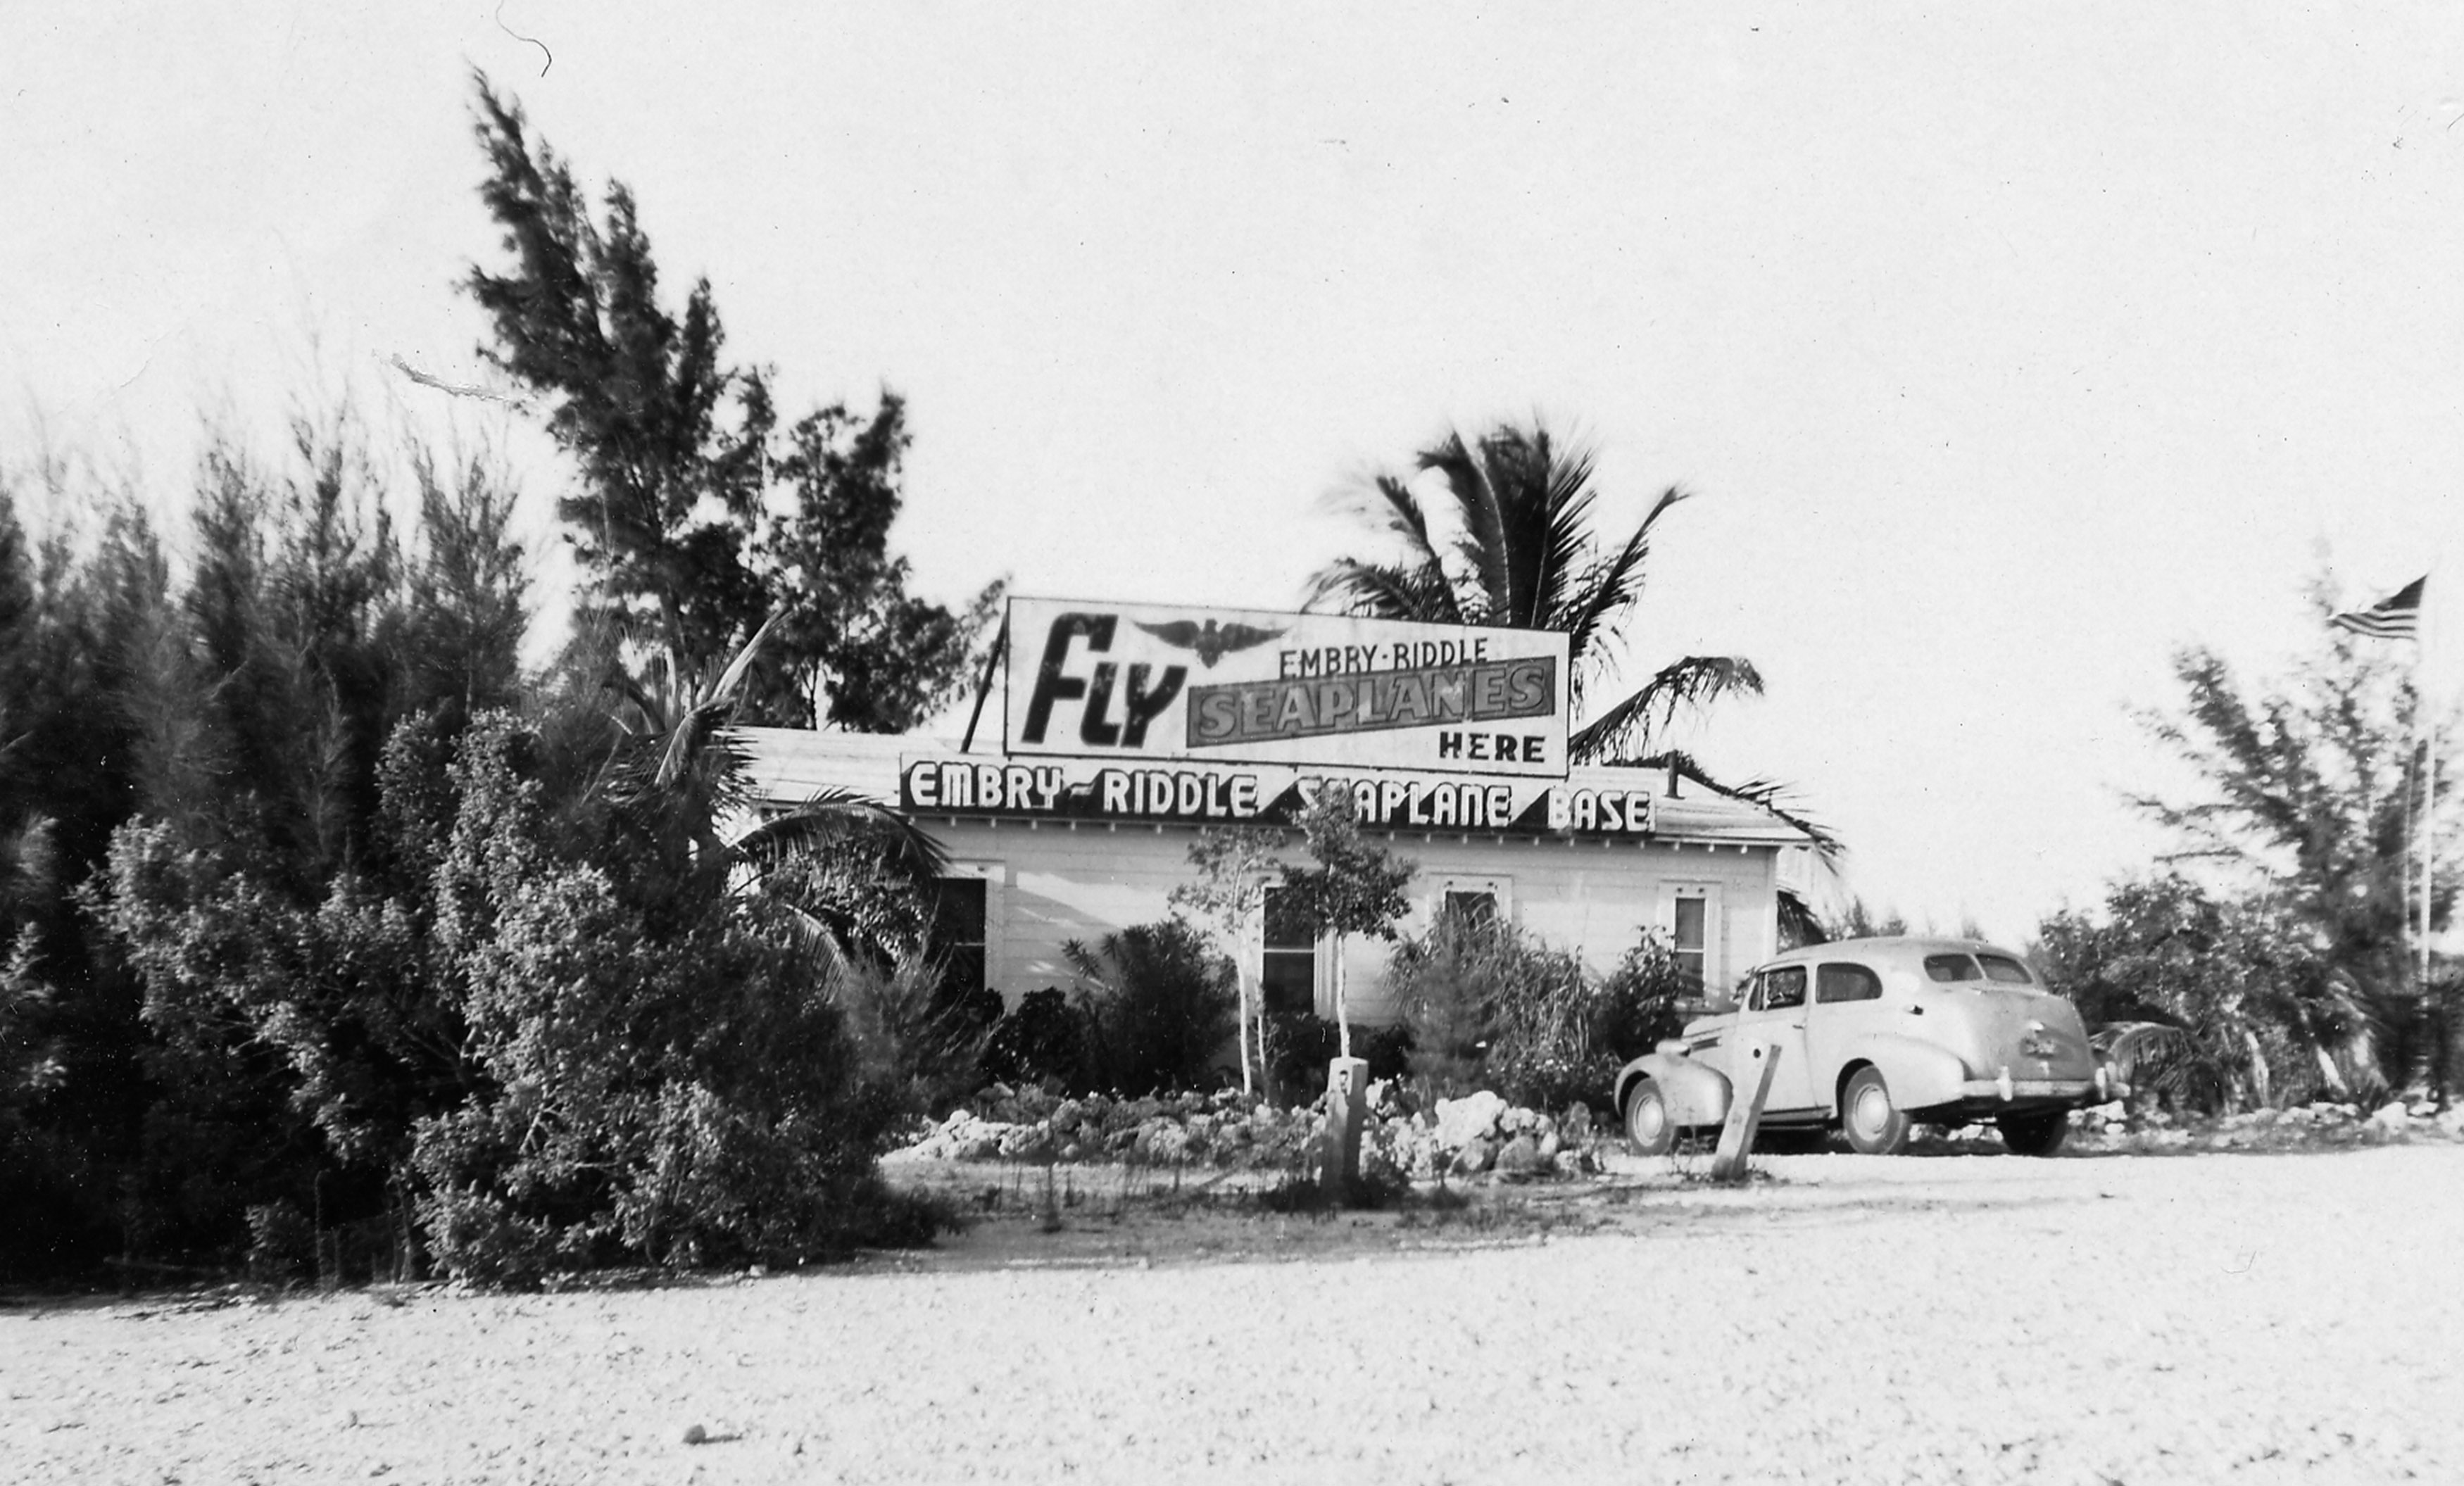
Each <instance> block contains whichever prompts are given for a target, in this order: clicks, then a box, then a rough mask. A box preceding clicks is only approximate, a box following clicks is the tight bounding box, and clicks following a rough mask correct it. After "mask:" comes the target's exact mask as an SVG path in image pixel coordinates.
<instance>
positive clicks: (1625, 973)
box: [1387, 914, 1689, 1109]
mask: <svg viewBox="0 0 2464 1486" xmlns="http://www.w3.org/2000/svg"><path fill="white" fill-rule="evenodd" d="M1387 975H1388V982H1387V983H1388V987H1389V989H1390V990H1391V992H1392V993H1393V994H1394V995H1395V996H1396V998H1397V1001H1398V1002H1399V1003H1400V1005H1401V1006H1402V1008H1403V1016H1404V1025H1405V1027H1406V1028H1408V1029H1409V1031H1410V1034H1411V1053H1410V1069H1411V1076H1412V1079H1413V1082H1415V1083H1416V1084H1417V1085H1418V1086H1419V1090H1420V1092H1421V1094H1422V1096H1423V1097H1424V1098H1457V1097H1461V1096H1463V1095H1465V1094H1469V1093H1472V1092H1473V1091H1475V1090H1478V1089H1482V1088H1486V1089H1491V1090H1494V1091H1495V1092H1497V1093H1499V1094H1502V1095H1504V1096H1505V1097H1506V1098H1507V1099H1508V1100H1509V1101H1512V1102H1514V1103H1516V1104H1529V1105H1530V1106H1532V1107H1534V1108H1548V1109H1559V1108H1563V1107H1565V1106H1566V1105H1567V1104H1570V1103H1573V1101H1575V1100H1582V1101H1585V1102H1587V1103H1590V1104H1595V1105H1597V1104H1604V1103H1606V1102H1607V1100H1608V1098H1609V1096H1610V1094H1611V1092H1612V1090H1611V1088H1610V1085H1611V1083H1612V1082H1614V1080H1615V1076H1616V1073H1617V1068H1618V1067H1619V1066H1620V1065H1621V1064H1622V1063H1624V1062H1625V1060H1628V1059H1630V1058H1633V1057H1636V1056H1638V1055H1639V1054H1641V1053H1644V1052H1648V1051H1649V1050H1650V1049H1651V1046H1652V1044H1653V1043H1654V1042H1655V1041H1657V1040H1658V1039H1659V1038H1661V1037H1664V1036H1667V1035H1668V1034H1669V1033H1671V1032H1673V1031H1675V1030H1676V1027H1677V1016H1676V1011H1675V1005H1676V1000H1677V997H1678V996H1679V995H1680V994H1683V992H1684V991H1685V990H1686V989H1687V988H1688V986H1689V982H1688V981H1687V980H1686V978H1685V976H1684V974H1683V972H1682V971H1681V970H1680V969H1679V967H1678V966H1677V963H1676V961H1675V958H1674V957H1673V956H1672V955H1671V954H1670V953H1669V952H1668V950H1667V947H1666V945H1665V944H1664V943H1662V942H1661V940H1660V938H1659V937H1658V936H1656V935H1647V936H1645V937H1644V938H1643V939H1642V940H1641V941H1640V942H1639V943H1638V944H1636V945H1635V946H1634V947H1633V948H1631V949H1630V950H1628V951H1626V953H1625V956H1624V957H1623V958H1622V959H1621V960H1620V961H1619V962H1618V964H1617V968H1616V969H1615V970H1613V971H1612V972H1609V973H1607V974H1605V975H1599V974H1595V973H1593V972H1591V971H1590V970H1588V969H1587V968H1586V967H1585V966H1584V965H1583V963H1582V961H1581V960H1580V959H1579V958H1578V957H1577V956H1575V955H1573V954H1572V953H1569V952H1567V951H1561V950H1553V949H1551V948H1549V947H1548V946H1546V945H1544V944H1542V943H1540V942H1539V941H1537V940H1535V939H1533V938H1532V937H1531V936H1529V935H1528V934H1526V933H1524V932H1523V931H1522V930H1521V929H1517V928H1515V927H1514V926H1513V925H1512V924H1508V923H1505V922H1502V921H1494V920H1484V919H1476V918H1471V917H1467V916H1462V915H1454V914H1448V915H1444V916H1441V918H1440V919H1439V920H1438V922H1437V923H1436V924H1434V925H1432V926H1431V927H1430V929H1429V930H1428V931H1427V932H1426V933H1424V934H1421V935H1419V936H1418V937H1417V938H1412V939H1406V940H1404V941H1402V942H1401V943H1400V944H1398V945H1397V947H1396V951H1395V953H1394V956H1393V958H1392V960H1391V961H1390V964H1389V968H1388V972H1387Z"/></svg>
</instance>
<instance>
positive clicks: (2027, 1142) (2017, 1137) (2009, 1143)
mask: <svg viewBox="0 0 2464 1486" xmlns="http://www.w3.org/2000/svg"><path fill="white" fill-rule="evenodd" d="M1993 1123H1994V1125H1996V1126H1998V1127H1999V1128H2000V1129H2001V1131H2002V1144H2003V1146H2004V1147H2006V1148H2007V1149H2009V1151H2010V1152H2011V1154H2013V1155H2014V1156H2050V1155H2052V1154H2053V1153H2054V1152H2056V1151H2057V1150H2059V1149H2061V1148H2062V1138H2063V1137H2064V1136H2067V1135H2068V1134H2070V1132H2071V1117H2070V1115H2069V1114H2068V1112H2066V1111H2064V1110H2060V1109H2055V1110H2049V1111H2046V1112H2044V1113H2041V1114H2024V1115H2020V1114H2007V1115H2003V1116H2000V1117H1999V1118H1997V1119H1996V1120H1995V1121H1994V1122H1993Z"/></svg>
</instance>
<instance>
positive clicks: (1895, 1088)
mask: <svg viewBox="0 0 2464 1486" xmlns="http://www.w3.org/2000/svg"><path fill="white" fill-rule="evenodd" d="M1860 1062H1866V1063H1872V1064H1873V1065H1874V1066H1875V1067H1877V1068H1880V1069H1881V1070H1882V1079H1883V1082H1886V1083H1888V1084H1889V1085H1890V1088H1891V1103H1893V1104H1897V1105H1899V1106H1900V1107H1901V1108H1902V1109H1928V1108H1931V1107H1933V1106H1934V1105H1937V1104H1956V1103H1958V1101H1959V1098H1960V1086H1961V1085H1962V1084H1963V1083H1965V1082H1968V1065H1967V1064H1965V1063H1963V1062H1961V1061H1960V1060H1959V1055H1957V1054H1956V1053H1952V1052H1949V1051H1947V1050H1946V1049H1944V1048H1940V1047H1937V1046H1935V1045H1934V1044H1933V1043H1931V1042H1921V1041H1919V1040H1917V1039H1916V1038H1908V1037H1899V1036H1896V1035H1884V1036H1880V1037H1870V1038H1859V1039H1858V1040H1857V1041H1856V1042H1855V1043H1854V1044H1852V1045H1851V1046H1850V1047H1849V1048H1848V1049H1847V1056H1846V1058H1845V1059H1843V1060H1841V1063H1840V1066H1841V1067H1843V1068H1845V1067H1850V1066H1853V1065H1855V1064H1857V1063H1860ZM1830 1093H1831V1096H1832V1098H1833V1100H1834V1101H1835V1102H1836V1101H1837V1098H1838V1094H1839V1091H1838V1089H1837V1088H1836V1087H1835V1088H1833V1089H1832V1090H1831V1091H1830Z"/></svg>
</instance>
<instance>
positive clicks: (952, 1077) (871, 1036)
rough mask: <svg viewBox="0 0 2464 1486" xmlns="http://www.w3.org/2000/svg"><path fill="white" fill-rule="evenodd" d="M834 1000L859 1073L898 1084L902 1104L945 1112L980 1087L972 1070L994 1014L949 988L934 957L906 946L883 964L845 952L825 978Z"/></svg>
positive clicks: (996, 1000)
mask: <svg viewBox="0 0 2464 1486" xmlns="http://www.w3.org/2000/svg"><path fill="white" fill-rule="evenodd" d="M823 987H824V990H825V994H827V995H828V997H829V999H830V1001H831V1003H832V1004H833V1005H835V1006H837V1007H838V1008H839V1010H840V1012H841V1013H842V1014H843V1015H844V1016H846V1017H847V1030H848V1032H849V1033H850V1034H851V1035H852V1036H853V1038H854V1039H855V1046H856V1051H857V1056H858V1058H859V1060H861V1062H862V1064H863V1067H864V1076H865V1077H866V1078H868V1079H870V1080H874V1081H877V1082H881V1083H882V1084H884V1085H885V1086H886V1087H888V1088H890V1089H891V1090H894V1091H895V1098H896V1100H897V1102H898V1103H899V1104H901V1105H902V1106H903V1107H905V1108H906V1109H908V1110H910V1111H912V1112H914V1113H922V1114H932V1115H935V1116H938V1115H943V1114H947V1113H948V1112H949V1111H950V1110H951V1109H953V1108H955V1107H957V1105H958V1104H961V1103H962V1102H964V1101H965V1099H966V1098H967V1096H968V1095H970V1094H973V1093H974V1092H975V1091H976V1087H977V1069H978V1067H979V1062H980V1060H981V1059H982V1056H983V1053H984V1048H985V1043H986V1041H987V1039H988V1038H989V1037H990V1035H991V1033H992V1031H993V1026H994V1022H995V1021H997V1020H998V1018H999V1017H1000V1015H1001V1010H1000V1008H1001V998H1000V997H999V996H998V995H995V996H993V997H992V1008H991V1011H992V1016H991V1017H990V1018H987V1017H986V1016H985V1015H984V1008H983V1006H982V1004H981V1003H980V1002H979V1001H978V1000H977V999H975V998H973V997H968V996H962V995H959V994H954V993H953V992H952V991H951V990H950V989H949V987H948V984H947V982H946V981H945V980H944V979H943V978H942V976H941V975H940V974H939V973H938V972H937V971H936V969H935V966H934V965H933V963H932V962H931V961H930V960H928V959H926V958H925V957H924V956H923V955H922V954H920V953H914V952H905V953H901V954H899V955H897V956H896V958H894V959H892V960H891V961H888V962H887V963H885V962H881V961H875V960H870V959H865V958H861V957H847V958H843V959H841V960H839V961H837V962H836V963H835V964H833V965H832V966H831V967H830V968H829V970H828V971H827V972H825V975H824V977H823Z"/></svg>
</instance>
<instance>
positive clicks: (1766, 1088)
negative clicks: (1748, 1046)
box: [1711, 1042, 1779, 1182]
mask: <svg viewBox="0 0 2464 1486" xmlns="http://www.w3.org/2000/svg"><path fill="white" fill-rule="evenodd" d="M1748 1056H1749V1058H1750V1059H1751V1060H1752V1061H1753V1066H1752V1067H1749V1068H1746V1069H1744V1070H1742V1071H1743V1072H1744V1074H1745V1078H1744V1079H1743V1080H1742V1081H1741V1082H1739V1084H1738V1086H1737V1088H1736V1090H1735V1097H1733V1098H1732V1099H1730V1100H1729V1101H1728V1119H1727V1123H1726V1124H1724V1125H1721V1126H1720V1152H1719V1154H1718V1155H1715V1156H1713V1157H1712V1158H1711V1180H1713V1181H1715V1182H1734V1181H1741V1180H1743V1179H1744V1177H1745V1174H1746V1167H1747V1160H1746V1158H1747V1157H1748V1156H1749V1155H1750V1154H1751V1153H1752V1151H1753V1148H1754V1132H1755V1131H1756V1130H1758V1129H1760V1128H1762V1123H1763V1102H1764V1101H1765V1100H1768V1099H1770V1098H1771V1075H1772V1074H1773V1073H1775V1072H1777V1071H1778V1069H1779V1044H1778V1043H1776V1042H1764V1043H1761V1044H1759V1045H1757V1046H1756V1047H1755V1048H1754V1049H1753V1051H1752V1052H1751V1053H1750V1054H1749V1055H1748Z"/></svg>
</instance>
